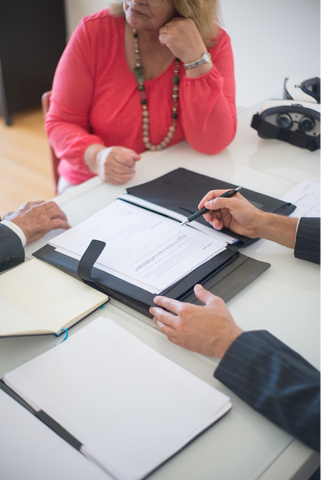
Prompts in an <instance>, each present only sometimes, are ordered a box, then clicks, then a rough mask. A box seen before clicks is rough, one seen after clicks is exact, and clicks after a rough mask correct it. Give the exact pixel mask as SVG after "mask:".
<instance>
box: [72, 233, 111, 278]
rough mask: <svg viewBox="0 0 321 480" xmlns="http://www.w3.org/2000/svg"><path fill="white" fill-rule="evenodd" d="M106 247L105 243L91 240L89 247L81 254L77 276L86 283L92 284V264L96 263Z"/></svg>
mask: <svg viewBox="0 0 321 480" xmlns="http://www.w3.org/2000/svg"><path fill="white" fill-rule="evenodd" d="M105 246H106V243H105V242H101V241H100V240H92V241H91V242H90V244H89V247H88V248H87V250H86V251H85V253H84V254H83V256H82V257H81V259H80V262H79V265H78V270H77V273H78V276H79V277H80V278H81V279H82V280H83V281H87V282H92V281H93V280H92V277H91V272H92V269H93V266H94V264H95V263H96V261H97V259H98V257H99V255H100V254H101V252H102V251H103V250H104V248H105Z"/></svg>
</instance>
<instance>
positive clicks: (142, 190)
mask: <svg viewBox="0 0 321 480" xmlns="http://www.w3.org/2000/svg"><path fill="white" fill-rule="evenodd" d="M236 186H238V185H234V184H230V183H227V182H223V181H221V180H217V179H214V178H210V177H207V176H204V175H200V174H197V173H195V172H192V171H189V170H186V169H183V168H179V169H177V170H174V171H172V172H170V173H168V174H166V175H164V176H162V177H159V178H157V179H156V180H153V181H151V182H148V183H145V184H142V185H138V186H136V187H132V188H129V189H127V192H128V193H129V194H131V195H133V196H136V197H138V198H141V199H144V200H147V201H149V202H151V203H154V204H155V205H159V206H162V207H165V208H167V209H169V210H172V211H174V212H177V213H180V214H183V215H185V216H188V215H190V214H191V213H194V212H195V211H197V205H198V203H199V201H200V200H201V199H202V197H203V196H204V195H205V194H206V193H207V192H208V191H209V190H214V189H231V188H235V187H236ZM242 195H243V196H244V197H246V198H247V199H248V200H249V201H251V202H252V203H253V204H254V205H256V206H257V207H258V208H260V209H261V210H264V211H267V212H275V213H279V214H283V215H289V214H290V213H291V212H292V211H293V210H294V209H295V206H294V205H292V204H288V203H285V202H282V201H281V200H278V199H276V198H272V197H268V196H266V195H262V194H260V193H257V192H253V191H252V190H248V189H245V188H244V189H242ZM141 208H143V207H141ZM149 210H150V209H149ZM155 215H159V213H157V212H155ZM196 221H200V222H201V223H206V222H205V220H204V219H203V218H199V219H198V220H196ZM206 225H208V224H207V223H206ZM225 233H227V234H229V235H231V237H234V238H235V237H237V238H238V241H237V242H236V243H232V244H230V245H228V246H227V247H226V249H225V250H224V251H222V252H221V253H219V254H218V255H216V256H214V257H213V258H211V259H210V260H208V261H207V262H205V263H204V264H202V265H201V266H199V267H198V268H196V269H195V270H194V271H192V272H191V273H190V274H188V275H187V276H186V277H184V278H183V279H181V280H180V281H178V282H177V283H176V284H174V285H171V286H170V287H169V288H167V289H165V290H164V291H162V292H161V293H160V295H165V296H167V297H170V298H175V299H177V300H180V301H186V302H190V303H198V300H197V298H196V297H195V295H194V292H193V288H194V285H195V284H197V283H200V284H202V285H203V286H204V287H205V288H206V289H208V290H210V291H211V292H212V293H214V294H215V295H218V296H219V297H221V298H223V300H224V301H225V302H227V301H228V300H230V299H231V298H232V297H233V296H234V295H236V294H237V293H238V292H240V291H241V290H242V289H243V288H245V287H246V286H247V285H248V284H249V283H251V282H252V281H253V280H255V279H256V278H257V277H258V276H259V275H261V273H263V272H264V271H265V270H267V269H268V268H269V267H270V264H268V263H265V262H260V261H257V260H254V259H252V258H250V257H248V256H246V255H243V254H241V253H240V252H239V248H242V247H244V246H247V245H249V244H250V243H252V242H253V241H255V240H252V239H248V238H246V237H242V236H237V235H235V234H234V233H232V232H230V231H229V230H227V229H226V230H225ZM104 248H108V245H107V246H106V244H105V243H104V242H102V241H99V240H96V239H94V238H93V239H92V241H91V243H90V245H89V246H88V248H87V250H86V252H85V253H84V255H83V256H82V258H81V260H80V261H79V260H76V259H75V258H72V257H70V256H68V255H66V254H64V253H61V252H58V251H56V249H55V247H53V246H52V245H50V244H48V245H46V246H45V247H43V248H41V249H40V250H38V251H37V252H35V253H34V256H35V257H37V258H39V259H42V260H45V261H47V262H49V263H51V264H52V265H55V266H56V267H58V268H60V269H62V270H63V271H65V272H66V273H68V274H70V275H73V276H75V277H76V278H78V279H81V280H82V281H84V282H85V283H86V284H88V285H91V286H92V287H93V288H96V289H97V290H100V291H102V292H104V293H106V294H108V295H109V296H110V297H112V298H114V299H116V300H119V301H120V302H122V303H124V304H126V305H128V306H130V307H132V308H134V309H135V310H137V311H139V312H141V313H143V314H145V315H148V316H151V315H150V314H149V307H150V306H151V305H152V304H153V298H154V296H155V295H154V294H153V293H150V292H148V291H146V290H144V289H142V288H139V287H137V286H135V285H132V284H131V283H128V282H126V281H124V280H122V279H120V278H118V277H116V276H114V275H111V274H109V273H106V272H104V271H102V270H100V269H98V268H96V267H94V264H95V263H96V261H97V259H98V257H99V256H100V254H101V252H102V251H103V249H104Z"/></svg>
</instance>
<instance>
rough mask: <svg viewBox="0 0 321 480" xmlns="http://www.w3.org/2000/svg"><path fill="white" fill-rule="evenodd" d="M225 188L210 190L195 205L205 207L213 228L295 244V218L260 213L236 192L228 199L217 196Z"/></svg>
mask: <svg viewBox="0 0 321 480" xmlns="http://www.w3.org/2000/svg"><path fill="white" fill-rule="evenodd" d="M225 191H226V190H212V191H211V192H209V193H208V194H207V195H205V197H204V198H203V199H202V200H201V202H200V204H199V206H198V208H199V209H201V208H203V207H206V208H208V209H209V210H210V211H209V212H207V213H206V214H205V215H204V217H205V219H206V220H207V221H208V222H209V223H210V224H211V225H212V226H213V227H214V228H215V229H216V230H221V229H222V228H223V227H226V228H229V229H231V230H232V231H233V232H235V233H239V234H241V235H245V236H246V237H249V238H264V239H266V240H272V241H274V242H277V243H280V244H281V245H284V246H286V247H290V248H294V247H295V238H296V230H297V223H298V219H297V218H292V217H284V216H281V215H276V214H273V213H267V212H262V211H261V210H259V209H258V208H256V207H254V205H252V204H251V203H250V202H249V201H248V200H246V198H244V197H243V196H242V195H241V194H240V193H237V194H236V195H235V196H234V197H232V198H224V197H220V195H222V193H224V192H225Z"/></svg>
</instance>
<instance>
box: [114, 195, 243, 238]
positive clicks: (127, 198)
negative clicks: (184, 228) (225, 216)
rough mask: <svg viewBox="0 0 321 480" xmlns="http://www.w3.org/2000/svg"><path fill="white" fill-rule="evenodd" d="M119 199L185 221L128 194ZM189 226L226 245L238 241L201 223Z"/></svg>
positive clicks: (184, 218) (153, 204)
mask: <svg viewBox="0 0 321 480" xmlns="http://www.w3.org/2000/svg"><path fill="white" fill-rule="evenodd" d="M119 198H122V199H124V200H125V201H127V202H130V203H134V204H135V205H140V206H141V207H144V208H150V209H151V210H153V211H154V212H159V213H161V214H163V215H167V216H169V217H171V218H175V219H176V220H178V221H179V222H183V221H184V220H186V216H184V215H181V214H179V213H177V212H174V211H173V210H169V209H168V208H164V207H160V206H159V205H156V203H151V202H147V201H146V200H143V199H142V198H138V197H135V196H134V195H130V194H129V193H124V195H121V196H120V197H119ZM189 226H190V227H193V228H195V229H196V230H199V231H200V232H204V233H207V234H208V235H210V236H211V237H214V238H217V239H219V240H223V241H224V242H227V243H231V244H232V243H235V242H237V241H238V239H237V238H236V237H232V236H230V235H226V233H223V232H221V231H220V230H215V229H214V228H213V227H211V225H208V226H207V225H203V224H202V223H198V222H193V223H192V224H191V225H189Z"/></svg>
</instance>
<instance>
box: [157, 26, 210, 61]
mask: <svg viewBox="0 0 321 480" xmlns="http://www.w3.org/2000/svg"><path fill="white" fill-rule="evenodd" d="M159 41H160V43H161V44H162V45H166V47H168V48H169V49H170V51H171V52H172V54H173V55H174V56H175V57H177V58H179V59H180V60H181V61H182V62H183V63H191V62H195V60H198V59H199V58H200V57H201V56H202V54H203V53H204V52H207V48H206V46H205V44H204V42H203V39H202V37H201V35H200V33H199V31H198V29H197V27H196V24H195V22H194V20H192V19H191V18H183V17H173V18H172V19H171V20H170V21H169V22H167V23H166V24H165V25H164V26H163V27H162V28H161V29H160V31H159Z"/></svg>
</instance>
